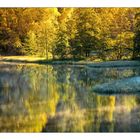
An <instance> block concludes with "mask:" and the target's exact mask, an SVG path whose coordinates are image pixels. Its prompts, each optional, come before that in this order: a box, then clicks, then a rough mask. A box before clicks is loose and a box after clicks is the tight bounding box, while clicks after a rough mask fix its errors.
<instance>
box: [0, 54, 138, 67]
mask: <svg viewBox="0 0 140 140" xmlns="http://www.w3.org/2000/svg"><path fill="white" fill-rule="evenodd" d="M0 61H1V62H16V63H37V64H50V65H56V64H58V65H61V64H70V65H86V66H88V67H91V68H92V67H93V68H102V67H134V66H140V61H136V60H135V61H134V60H129V61H128V60H120V61H108V62H95V61H85V60H80V59H77V60H73V59H65V60H64V59H63V60H48V61H47V60H46V58H43V57H34V56H1V57H0Z"/></svg>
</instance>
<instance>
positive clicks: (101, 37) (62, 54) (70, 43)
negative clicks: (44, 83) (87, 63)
mask: <svg viewBox="0 0 140 140" xmlns="http://www.w3.org/2000/svg"><path fill="white" fill-rule="evenodd" d="M0 55H4V56H5V55H19V56H20V55H21V56H40V57H45V58H46V59H47V60H48V59H62V60H63V59H73V60H75V59H88V60H95V59H101V60H121V59H122V60H124V59H138V58H139V56H140V9H139V8H1V9H0Z"/></svg>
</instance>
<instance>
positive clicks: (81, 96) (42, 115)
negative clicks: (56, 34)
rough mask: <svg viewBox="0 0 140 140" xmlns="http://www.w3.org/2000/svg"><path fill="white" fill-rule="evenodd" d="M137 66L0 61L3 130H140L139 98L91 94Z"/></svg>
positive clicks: (131, 73)
mask: <svg viewBox="0 0 140 140" xmlns="http://www.w3.org/2000/svg"><path fill="white" fill-rule="evenodd" d="M137 75H140V68H127V69H126V68H104V69H101V68H100V69H99V68H98V69H97V68H95V69H93V68H92V69H91V68H87V67H84V66H70V65H67V66H64V65H57V66H45V65H29V64H28V65H27V64H26V65H24V64H8V63H5V64H4V63H1V64H0V131H1V132H7V131H8V132H129V131H135V132H136V131H140V96H139V95H137V94H135V93H132V94H129V95H127V94H123V95H121V94H119V95H111V96H109V95H100V94H97V93H92V92H91V89H92V87H93V86H95V85H96V84H100V83H104V82H108V81H111V80H115V79H121V78H124V77H132V76H137Z"/></svg>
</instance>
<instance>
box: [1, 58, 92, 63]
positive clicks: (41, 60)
mask: <svg viewBox="0 0 140 140" xmlns="http://www.w3.org/2000/svg"><path fill="white" fill-rule="evenodd" d="M0 61H1V62H16V63H37V64H51V65H56V64H58V65H59V64H71V65H72V64H75V65H86V64H87V63H88V64H89V63H93V62H90V61H85V60H80V59H75V60H73V59H63V60H46V58H42V57H33V56H1V57H0Z"/></svg>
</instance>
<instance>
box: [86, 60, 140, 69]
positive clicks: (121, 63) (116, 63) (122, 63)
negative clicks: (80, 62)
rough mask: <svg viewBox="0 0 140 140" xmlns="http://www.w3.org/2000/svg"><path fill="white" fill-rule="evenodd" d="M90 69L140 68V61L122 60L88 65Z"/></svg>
mask: <svg viewBox="0 0 140 140" xmlns="http://www.w3.org/2000/svg"><path fill="white" fill-rule="evenodd" d="M87 66H88V67H93V68H102V67H135V66H140V61H136V60H129V61H128V60H120V61H108V62H100V63H93V64H91V63H90V64H87Z"/></svg>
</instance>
